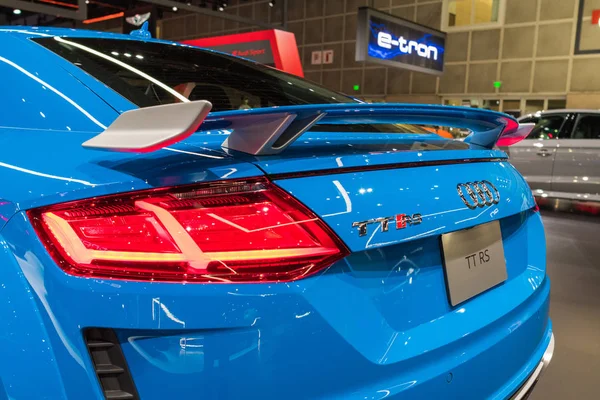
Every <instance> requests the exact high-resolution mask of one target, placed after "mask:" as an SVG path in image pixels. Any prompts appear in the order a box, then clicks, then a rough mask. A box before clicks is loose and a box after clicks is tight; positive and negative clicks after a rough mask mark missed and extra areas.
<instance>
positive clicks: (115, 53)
mask: <svg viewBox="0 0 600 400" xmlns="http://www.w3.org/2000/svg"><path fill="white" fill-rule="evenodd" d="M110 54H112V55H113V56H118V55H119V53H117V52H116V51H111V52H110Z"/></svg>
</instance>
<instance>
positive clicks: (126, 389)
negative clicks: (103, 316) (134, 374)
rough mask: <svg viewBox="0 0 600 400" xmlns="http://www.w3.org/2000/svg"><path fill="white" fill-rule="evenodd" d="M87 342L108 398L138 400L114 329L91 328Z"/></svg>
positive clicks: (86, 333) (85, 335)
mask: <svg viewBox="0 0 600 400" xmlns="http://www.w3.org/2000/svg"><path fill="white" fill-rule="evenodd" d="M84 337H85V343H86V345H87V348H88V350H89V352H90V356H91V357H92V363H93V364H94V369H95V370H96V375H97V376H98V381H99V382H100V387H102V390H103V391H104V397H105V398H106V399H107V400H138V399H139V396H138V394H137V390H136V389H135V385H134V383H133V379H131V374H130V373H129V369H128V368H127V363H126V361H125V357H124V356H123V351H122V350H121V345H120V343H119V341H118V339H117V335H116V334H115V332H114V331H113V330H112V329H104V328H89V329H87V330H86V331H85V332H84Z"/></svg>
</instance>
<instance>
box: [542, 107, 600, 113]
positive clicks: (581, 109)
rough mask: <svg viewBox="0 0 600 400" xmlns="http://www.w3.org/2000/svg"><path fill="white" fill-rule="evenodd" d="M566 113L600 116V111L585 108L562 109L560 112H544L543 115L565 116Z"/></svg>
mask: <svg viewBox="0 0 600 400" xmlns="http://www.w3.org/2000/svg"><path fill="white" fill-rule="evenodd" d="M564 113H586V114H600V110H598V109H596V110H592V109H585V108H561V109H558V110H547V111H542V114H564Z"/></svg>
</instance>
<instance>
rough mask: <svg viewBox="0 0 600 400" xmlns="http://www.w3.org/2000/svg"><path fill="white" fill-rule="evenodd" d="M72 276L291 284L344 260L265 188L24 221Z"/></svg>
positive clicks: (205, 192)
mask: <svg viewBox="0 0 600 400" xmlns="http://www.w3.org/2000/svg"><path fill="white" fill-rule="evenodd" d="M28 214H29V217H30V218H31V219H32V221H33V224H34V226H35V229H36V231H37V233H38V234H39V235H40V237H41V238H42V240H43V242H44V243H45V245H46V247H47V248H48V250H49V251H50V253H51V254H52V256H53V258H54V259H55V260H56V261H57V263H58V264H59V265H60V266H61V268H63V269H64V270H65V271H66V272H67V273H69V274H73V275H78V276H88V277H100V278H117V279H129V280H156V281H172V282H265V281H269V282H272V281H290V280H294V279H299V278H302V277H305V276H307V275H309V274H312V273H314V272H316V271H318V270H320V269H322V268H324V267H327V266H328V265H330V264H331V263H333V262H334V261H336V260H339V259H340V258H342V257H344V256H345V255H346V254H347V250H346V247H345V246H344V245H343V244H342V243H341V242H340V241H339V239H338V238H337V237H336V236H335V234H334V233H333V232H331V230H330V229H329V228H328V227H327V226H326V225H325V224H324V223H323V222H322V221H321V220H320V219H319V218H318V217H317V216H316V215H315V214H314V213H312V212H311V211H310V210H308V209H307V208H306V207H305V206H303V205H302V204H300V203H299V202H298V201H297V200H295V199H294V198H293V197H292V196H290V195H289V194H287V193H285V192H284V191H283V190H281V189H279V188H278V187H276V186H275V185H273V184H272V183H270V182H268V181H267V180H265V179H253V180H245V181H230V182H217V183H211V184H205V185H202V186H196V187H193V188H173V189H161V190H153V191H146V192H137V193H134V194H125V195H118V196H109V197H105V198H99V199H94V200H83V201H77V202H74V203H69V204H65V205H59V206H52V207H48V208H44V209H37V210H31V211H29V212H28Z"/></svg>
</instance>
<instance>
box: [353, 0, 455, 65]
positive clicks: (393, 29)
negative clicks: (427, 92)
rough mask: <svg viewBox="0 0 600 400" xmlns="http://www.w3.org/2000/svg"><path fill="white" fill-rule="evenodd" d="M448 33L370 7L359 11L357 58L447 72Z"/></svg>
mask: <svg viewBox="0 0 600 400" xmlns="http://www.w3.org/2000/svg"><path fill="white" fill-rule="evenodd" d="M445 47H446V34H445V33H444V32H441V31H438V30H436V29H433V28H429V27H427V26H423V25H419V24H416V23H414V22H411V21H407V20H404V19H402V18H398V17H394V16H393V15H390V14H386V13H382V12H380V11H377V10H374V9H372V8H368V7H362V8H360V9H359V10H358V25H357V32H356V61H369V62H374V63H379V64H384V65H388V66H392V67H398V68H405V69H410V70H413V71H419V72H425V73H429V74H438V75H439V74H441V73H443V72H444V50H445Z"/></svg>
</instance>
